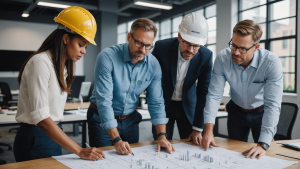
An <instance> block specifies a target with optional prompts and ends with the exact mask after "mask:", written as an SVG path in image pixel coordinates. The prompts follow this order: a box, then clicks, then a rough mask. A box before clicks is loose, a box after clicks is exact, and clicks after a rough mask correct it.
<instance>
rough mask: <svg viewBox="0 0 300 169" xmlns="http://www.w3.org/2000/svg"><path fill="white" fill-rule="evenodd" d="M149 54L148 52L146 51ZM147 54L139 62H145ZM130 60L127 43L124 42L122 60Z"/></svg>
mask: <svg viewBox="0 0 300 169" xmlns="http://www.w3.org/2000/svg"><path fill="white" fill-rule="evenodd" d="M148 54H149V53H148ZM148 54H147V55H146V56H145V57H144V59H143V60H141V61H140V62H141V63H143V64H144V63H146V62H147V61H148ZM130 61H131V62H132V60H131V57H130V54H129V43H125V44H124V53H123V62H130Z"/></svg>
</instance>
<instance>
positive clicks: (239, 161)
mask: <svg viewBox="0 0 300 169" xmlns="http://www.w3.org/2000/svg"><path fill="white" fill-rule="evenodd" d="M173 146H174V147H175V149H176V152H173V153H172V154H168V153H167V152H164V151H162V152H159V153H157V152H156V145H151V146H144V147H138V148H132V151H133V153H134V156H132V155H119V154H118V153H117V152H116V150H109V151H104V153H105V156H106V159H103V160H98V161H88V160H82V159H80V158H79V157H78V156H77V155H75V154H69V155H62V156H54V157H53V158H54V159H56V160H57V161H59V162H61V163H63V164H64V165H66V166H68V167H70V168H73V169H96V168H97V169H121V168H122V169H131V168H133V169H200V168H201V169H207V168H210V169H217V168H221V169H239V168H241V169H253V168H255V169H281V168H285V167H288V166H290V165H293V164H296V163H297V161H292V160H291V161H287V160H282V159H278V158H273V157H268V156H264V157H262V158H261V159H260V160H257V159H249V158H248V159H247V158H245V156H243V155H242V154H241V153H238V152H234V151H230V150H226V149H223V148H216V147H214V148H210V149H209V151H207V152H206V151H205V150H204V148H203V147H196V146H193V145H188V144H185V143H178V144H173Z"/></svg>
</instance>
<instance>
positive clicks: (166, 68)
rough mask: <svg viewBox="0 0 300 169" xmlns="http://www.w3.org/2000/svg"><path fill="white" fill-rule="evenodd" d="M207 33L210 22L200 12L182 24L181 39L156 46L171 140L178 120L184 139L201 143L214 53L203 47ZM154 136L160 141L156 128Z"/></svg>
mask: <svg viewBox="0 0 300 169" xmlns="http://www.w3.org/2000/svg"><path fill="white" fill-rule="evenodd" d="M207 32H208V25H207V21H206V19H205V18H204V17H203V16H202V15H201V14H200V13H191V14H189V15H187V16H186V17H185V18H184V19H183V20H182V22H181V24H180V25H179V33H178V38H170V39H165V40H160V41H157V42H156V43H155V47H154V50H153V52H152V54H153V55H154V56H155V57H156V58H157V60H158V61H159V63H160V66H161V69H162V88H163V96H164V101H165V108H166V113H167V117H168V118H169V122H168V123H167V139H168V140H172V137H173V130H174V124H175V121H176V123H177V127H178V130H179V135H180V138H181V139H184V138H188V141H191V140H193V143H194V144H196V145H200V144H201V139H202V135H201V132H202V129H203V125H204V124H203V109H204V106H205V102H206V94H207V92H208V91H207V90H208V85H209V83H210V78H211V71H212V65H213V64H212V60H213V54H212V52H211V51H210V50H209V49H207V48H206V47H205V46H203V45H205V44H206V41H207ZM152 133H153V137H154V139H155V140H157V133H156V130H155V127H153V128H152Z"/></svg>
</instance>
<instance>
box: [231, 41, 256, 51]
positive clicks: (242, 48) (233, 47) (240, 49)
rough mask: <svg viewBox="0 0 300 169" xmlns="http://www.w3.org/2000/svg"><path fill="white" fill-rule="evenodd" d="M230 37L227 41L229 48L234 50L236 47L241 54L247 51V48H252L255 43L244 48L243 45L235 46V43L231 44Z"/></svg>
mask: <svg viewBox="0 0 300 169" xmlns="http://www.w3.org/2000/svg"><path fill="white" fill-rule="evenodd" d="M231 41H232V39H231V40H230V42H229V43H228V45H229V48H230V49H231V50H233V51H236V50H237V49H239V51H240V52H241V53H242V54H245V53H247V52H248V50H250V49H251V48H253V47H254V46H255V45H256V44H257V43H255V44H253V46H251V47H250V48H248V49H247V48H244V47H237V46H236V45H235V44H232V42H231Z"/></svg>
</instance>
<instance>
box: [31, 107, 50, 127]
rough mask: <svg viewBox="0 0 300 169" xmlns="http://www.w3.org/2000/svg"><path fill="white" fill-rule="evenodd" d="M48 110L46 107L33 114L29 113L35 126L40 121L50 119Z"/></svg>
mask: <svg viewBox="0 0 300 169" xmlns="http://www.w3.org/2000/svg"><path fill="white" fill-rule="evenodd" d="M49 112H50V108H49V107H48V106H47V107H43V108H41V109H37V110H35V111H33V112H30V115H31V117H32V121H33V123H34V124H35V125H37V124H38V123H39V122H41V121H42V120H44V119H46V118H48V117H50V113H49Z"/></svg>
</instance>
